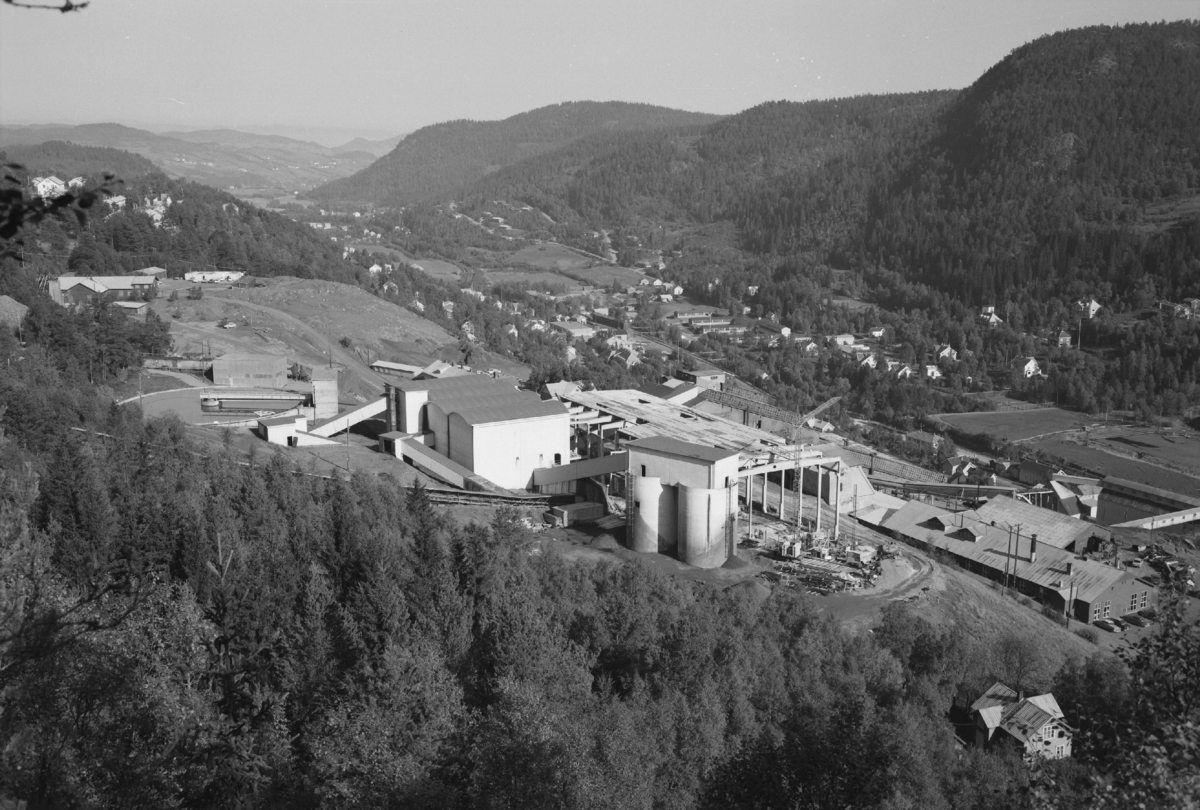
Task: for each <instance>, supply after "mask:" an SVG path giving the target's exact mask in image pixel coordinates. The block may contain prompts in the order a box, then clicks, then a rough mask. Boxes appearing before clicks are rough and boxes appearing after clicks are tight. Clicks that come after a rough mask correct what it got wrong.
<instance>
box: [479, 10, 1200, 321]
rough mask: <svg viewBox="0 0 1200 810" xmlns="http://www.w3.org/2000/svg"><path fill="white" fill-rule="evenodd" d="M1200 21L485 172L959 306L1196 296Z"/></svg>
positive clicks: (598, 217) (579, 210) (563, 210)
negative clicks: (727, 231)
mask: <svg viewBox="0 0 1200 810" xmlns="http://www.w3.org/2000/svg"><path fill="white" fill-rule="evenodd" d="M1198 86H1200V26H1198V25H1197V24H1196V23H1187V22H1183V23H1170V24H1157V25H1137V26H1127V27H1125V28H1092V29H1085V30H1078V31H1068V32H1063V33H1059V34H1055V35H1053V36H1048V37H1044V38H1042V39H1039V40H1037V41H1036V42H1033V43H1030V44H1028V45H1026V46H1024V47H1022V48H1019V49H1017V50H1016V51H1014V52H1013V53H1012V54H1011V55H1010V56H1009V57H1007V58H1006V59H1005V60H1003V61H1002V62H1000V63H999V64H998V65H996V66H995V67H994V68H992V69H991V70H989V71H988V72H987V73H986V74H985V75H984V76H983V77H981V78H980V79H979V80H978V81H977V82H976V83H975V84H973V85H972V86H971V87H969V88H967V89H966V90H964V91H962V92H961V93H958V94H954V93H923V94H908V95H899V96H867V97H861V98H854V99H841V100H834V101H821V102H808V103H804V104H795V103H786V102H782V103H771V104H765V105H761V106H759V107H755V108H753V109H751V110H747V111H746V112H744V113H741V114H739V115H737V116H733V117H730V118H728V119H725V120H722V121H720V122H718V123H715V124H711V125H708V126H704V127H695V128H690V129H686V130H677V131H670V132H662V133H639V134H636V135H630V136H626V137H621V138H613V139H609V140H604V139H591V140H587V141H581V142H579V143H576V144H572V145H570V146H568V147H566V148H564V149H561V150H558V151H555V152H551V153H548V154H546V155H543V156H539V157H535V158H531V159H529V160H526V161H524V162H522V163H520V164H517V165H514V166H511V167H508V168H506V169H503V170H501V171H499V172H497V173H495V174H494V175H492V176H491V177H489V178H487V179H485V180H483V181H482V182H481V183H479V184H478V186H477V187H476V188H475V189H474V194H473V195H472V194H468V195H467V197H468V199H472V198H475V199H487V198H489V197H505V198H508V197H511V198H514V199H518V200H521V201H526V202H529V203H530V204H534V205H536V206H538V207H539V208H542V210H547V211H555V212H558V214H559V216H560V217H562V218H563V219H565V220H571V219H576V220H581V221H584V222H586V223H588V224H590V225H592V226H594V227H617V226H622V225H638V224H641V225H651V224H661V223H664V222H666V223H681V222H682V223H686V222H692V223H711V222H715V221H721V220H732V221H733V222H734V223H736V225H737V227H738V233H739V238H740V244H741V246H742V247H743V248H745V249H747V250H749V251H751V252H752V253H755V254H759V255H763V256H768V257H771V256H775V257H788V256H796V255H804V256H808V257H811V258H813V259H814V260H816V261H817V262H828V263H831V264H834V265H835V266H839V267H843V268H847V269H854V270H857V271H866V270H869V269H882V270H886V271H888V272H894V273H897V274H898V275H899V276H900V277H902V278H904V279H905V280H908V281H917V282H922V283H926V284H929V285H931V286H932V287H934V288H935V289H937V290H939V291H942V292H946V293H950V294H951V295H952V296H953V297H955V298H958V299H960V300H962V301H964V302H966V303H970V304H981V303H994V304H996V305H1002V304H1004V303H1006V302H1011V303H1012V304H1014V305H1017V306H1023V305H1025V304H1026V303H1028V302H1029V300H1030V297H1031V296H1033V294H1034V293H1035V291H1036V292H1037V293H1038V294H1039V295H1041V294H1055V295H1077V296H1078V295H1083V294H1085V293H1089V292H1090V293H1091V294H1094V295H1096V296H1097V297H1098V298H1100V299H1101V300H1103V301H1105V303H1106V305H1107V306H1117V307H1121V306H1137V305H1144V304H1145V303H1146V302H1147V301H1152V300H1153V299H1154V297H1155V296H1162V297H1173V298H1179V297H1182V296H1184V295H1197V294H1200V289H1197V288H1196V286H1195V285H1196V284H1197V283H1198V277H1197V276H1198V274H1200V249H1198V248H1197V244H1198V243H1200V231H1198V229H1197V224H1196V223H1197V217H1198V216H1200V200H1198V195H1200V127H1197V126H1196V124H1195V122H1196V121H1197V120H1198V119H1200V93H1196V92H1189V91H1188V89H1189V88H1195V87H1198Z"/></svg>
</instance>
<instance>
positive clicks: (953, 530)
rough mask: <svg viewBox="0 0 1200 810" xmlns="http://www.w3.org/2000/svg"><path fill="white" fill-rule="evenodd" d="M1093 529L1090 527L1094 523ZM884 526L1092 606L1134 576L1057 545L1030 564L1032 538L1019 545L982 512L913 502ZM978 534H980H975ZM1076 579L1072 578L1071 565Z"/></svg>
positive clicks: (1043, 548) (1025, 537)
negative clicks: (1116, 586)
mask: <svg viewBox="0 0 1200 810" xmlns="http://www.w3.org/2000/svg"><path fill="white" fill-rule="evenodd" d="M1089 525H1090V524H1089ZM883 527H884V528H885V529H888V530H889V531H892V532H894V533H896V534H897V535H901V536H903V537H906V538H909V539H912V540H917V541H919V542H922V543H925V544H927V545H930V546H935V547H937V548H940V549H944V550H946V551H948V552H950V553H951V554H954V555H956V556H958V557H961V558H963V559H967V560H971V561H972V562H976V563H978V564H980V565H982V566H985V567H987V568H991V569H992V570H995V571H1002V570H1004V568H1005V561H1006V560H1007V563H1008V570H1009V571H1010V572H1011V573H1015V575H1016V577H1017V579H1020V580H1024V581H1026V582H1030V583H1033V584H1035V585H1037V586H1039V587H1042V588H1047V589H1049V590H1052V591H1056V592H1058V593H1060V594H1062V595H1063V597H1064V598H1066V597H1068V596H1069V595H1070V594H1071V593H1072V592H1073V594H1074V597H1075V599H1078V600H1082V601H1084V602H1091V601H1092V600H1094V599H1095V598H1096V597H1097V596H1099V595H1100V594H1102V593H1103V592H1104V591H1107V590H1108V589H1109V588H1111V587H1112V586H1113V585H1114V584H1116V583H1117V582H1119V581H1120V580H1122V579H1124V578H1125V577H1132V576H1133V575H1132V574H1128V573H1126V572H1125V571H1122V570H1121V569H1119V568H1113V567H1111V566H1108V565H1104V564H1103V563H1098V562H1093V561H1091V560H1084V559H1080V558H1077V557H1076V556H1075V555H1074V554H1072V553H1071V552H1068V551H1063V550H1062V549H1059V548H1055V547H1054V546H1045V545H1043V544H1042V543H1041V542H1040V537H1039V543H1038V551H1037V559H1036V561H1032V562H1031V561H1030V559H1029V545H1030V543H1029V536H1028V535H1027V534H1024V532H1022V535H1021V540H1020V543H1019V544H1016V545H1015V548H1014V547H1013V545H1014V544H1013V540H1014V539H1015V537H1014V538H1011V539H1010V537H1009V531H1008V529H1006V528H1004V527H1003V526H992V525H991V523H990V521H983V520H981V519H980V516H979V514H978V513H977V512H974V511H966V512H945V511H944V510H942V509H939V508H938V507H936V506H932V505H930V504H925V503H921V502H919V501H909V502H908V503H907V504H905V505H904V507H902V508H901V509H899V510H897V511H896V512H894V513H892V514H891V515H889V516H888V517H887V518H886V519H885V520H884V521H883ZM971 530H975V531H971ZM1068 563H1070V564H1071V575H1070V576H1068V575H1067V564H1068Z"/></svg>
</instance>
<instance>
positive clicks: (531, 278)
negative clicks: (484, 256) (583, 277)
mask: <svg viewBox="0 0 1200 810" xmlns="http://www.w3.org/2000/svg"><path fill="white" fill-rule="evenodd" d="M485 275H486V276H487V279H488V281H490V282H491V283H492V284H507V283H514V284H537V283H543V284H549V285H550V286H551V287H554V288H556V289H561V290H562V292H564V293H571V292H579V291H580V290H582V289H583V285H582V284H580V283H579V282H578V281H576V280H575V279H573V278H568V277H566V276H564V275H561V274H559V273H555V272H554V271H551V270H547V271H544V272H540V271H537V270H504V269H499V270H488V271H487V272H486V273H485Z"/></svg>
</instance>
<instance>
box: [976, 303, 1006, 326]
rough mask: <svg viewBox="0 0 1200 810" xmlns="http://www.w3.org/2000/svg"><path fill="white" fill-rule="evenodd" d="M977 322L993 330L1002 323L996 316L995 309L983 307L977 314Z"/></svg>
mask: <svg viewBox="0 0 1200 810" xmlns="http://www.w3.org/2000/svg"><path fill="white" fill-rule="evenodd" d="M978 320H979V322H980V323H982V324H983V325H984V326H986V327H987V328H989V329H995V328H996V327H997V326H999V325H1000V324H1002V323H1004V321H1003V320H1001V318H1000V316H999V315H997V314H996V308H995V307H993V306H986V307H984V308H983V309H982V310H981V311H980V313H979V318H978Z"/></svg>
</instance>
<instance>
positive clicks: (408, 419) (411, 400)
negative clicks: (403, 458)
mask: <svg viewBox="0 0 1200 810" xmlns="http://www.w3.org/2000/svg"><path fill="white" fill-rule="evenodd" d="M396 400H397V403H396V406H397V407H396V425H395V428H394V429H395V430H399V431H401V432H402V433H411V434H415V433H424V432H425V431H426V428H425V427H424V425H423V424H422V412H423V410H424V408H425V405H426V403H427V402H429V392H428V391H401V390H399V389H397V390H396ZM389 427H391V426H390V425H389Z"/></svg>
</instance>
